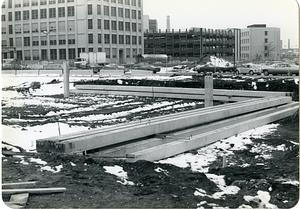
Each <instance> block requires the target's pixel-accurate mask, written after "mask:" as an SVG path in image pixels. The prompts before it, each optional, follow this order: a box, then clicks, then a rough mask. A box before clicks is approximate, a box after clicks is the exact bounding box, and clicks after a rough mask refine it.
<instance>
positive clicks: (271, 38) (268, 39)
mask: <svg viewBox="0 0 300 209" xmlns="http://www.w3.org/2000/svg"><path fill="white" fill-rule="evenodd" d="M280 52H281V40H280V28H273V27H266V25H265V24H255V25H250V26H248V27H247V28H245V29H242V30H241V59H242V60H245V61H264V60H279V59H280Z"/></svg>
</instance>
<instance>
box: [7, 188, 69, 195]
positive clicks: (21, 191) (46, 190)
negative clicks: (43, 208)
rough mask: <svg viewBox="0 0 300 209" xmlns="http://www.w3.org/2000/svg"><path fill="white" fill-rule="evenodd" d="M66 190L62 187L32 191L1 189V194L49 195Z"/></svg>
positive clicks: (26, 189)
mask: <svg viewBox="0 0 300 209" xmlns="http://www.w3.org/2000/svg"><path fill="white" fill-rule="evenodd" d="M65 191H66V188H64V187H53V188H34V189H28V188H23V189H2V194H4V195H6V194H20V193H29V194H49V193H60V192H65Z"/></svg>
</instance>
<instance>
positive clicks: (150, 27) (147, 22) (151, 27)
mask: <svg viewBox="0 0 300 209" xmlns="http://www.w3.org/2000/svg"><path fill="white" fill-rule="evenodd" d="M143 23H144V24H143V27H144V32H147V31H150V32H152V33H153V32H157V20H156V19H150V17H149V15H144V18H143Z"/></svg>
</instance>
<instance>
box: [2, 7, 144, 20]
mask: <svg viewBox="0 0 300 209" xmlns="http://www.w3.org/2000/svg"><path fill="white" fill-rule="evenodd" d="M92 6H93V5H88V15H92V14H93V13H92ZM66 9H67V16H68V17H73V16H75V9H74V6H68V7H58V8H57V10H56V8H49V9H48V14H49V16H47V9H40V13H39V10H38V9H34V10H31V19H32V20H36V19H39V17H40V19H47V18H56V16H58V17H66ZM117 9H118V13H117ZM56 11H57V12H58V15H56ZM124 11H125V13H124ZM103 13H104V15H105V16H110V14H111V16H113V17H117V14H118V17H125V18H132V19H139V20H140V19H142V12H141V11H140V10H139V11H137V10H134V9H132V10H130V9H125V10H124V8H116V7H111V8H110V9H109V6H104V12H103ZM124 14H125V16H124ZM7 15H8V18H7V20H8V21H13V14H12V12H8V14H7ZM39 15H40V16H39ZM97 15H101V5H97ZM14 17H15V19H14V20H15V21H21V20H22V14H21V11H15V15H14ZM29 19H30V10H25V11H23V20H29ZM1 21H6V15H5V14H3V15H2V16H1Z"/></svg>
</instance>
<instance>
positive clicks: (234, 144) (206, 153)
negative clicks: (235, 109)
mask: <svg viewBox="0 0 300 209" xmlns="http://www.w3.org/2000/svg"><path fill="white" fill-rule="evenodd" d="M277 126H278V124H269V125H265V126H262V127H259V128H255V129H252V130H249V131H246V132H243V133H241V134H238V135H237V136H232V137H229V138H227V139H224V140H220V141H218V142H215V143H213V144H211V145H208V146H206V147H203V148H200V149H198V151H197V152H198V153H197V154H192V153H185V154H181V155H177V156H175V157H171V158H167V159H164V160H160V161H159V163H165V164H172V165H175V166H178V167H181V168H187V167H191V170H192V171H197V172H204V173H206V172H208V169H209V165H210V164H211V163H212V162H214V161H215V160H216V159H217V157H218V156H227V155H230V154H233V151H234V150H243V149H247V147H246V146H245V145H247V144H252V140H251V138H252V137H253V138H261V137H263V136H265V135H267V134H270V133H272V132H274V131H275V130H276V128H277ZM272 149H273V148H272Z"/></svg>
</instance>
